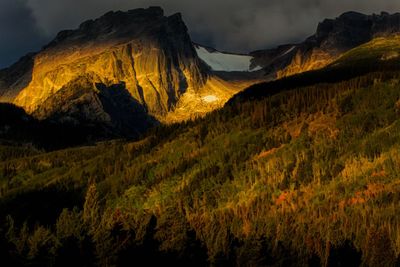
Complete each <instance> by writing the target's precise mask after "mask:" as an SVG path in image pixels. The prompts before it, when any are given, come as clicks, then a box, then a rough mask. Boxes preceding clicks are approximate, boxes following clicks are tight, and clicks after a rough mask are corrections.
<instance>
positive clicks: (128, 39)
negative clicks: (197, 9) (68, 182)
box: [0, 7, 248, 129]
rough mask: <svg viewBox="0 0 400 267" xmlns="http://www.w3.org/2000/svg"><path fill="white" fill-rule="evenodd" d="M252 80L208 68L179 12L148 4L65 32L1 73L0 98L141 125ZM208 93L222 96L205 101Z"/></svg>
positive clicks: (71, 116) (196, 108) (183, 113)
mask: <svg viewBox="0 0 400 267" xmlns="http://www.w3.org/2000/svg"><path fill="white" fill-rule="evenodd" d="M10 73H11V74H12V75H10ZM2 77H11V78H9V79H4V78H2ZM215 84H218V85H219V86H218V88H217V87H216V86H214V85H215ZM247 85H248V83H244V84H234V83H228V82H225V81H223V80H221V79H219V78H217V77H213V76H212V75H211V74H209V73H208V71H207V67H206V66H205V65H204V63H202V61H201V60H200V59H199V58H198V56H197V54H196V51H195V49H194V47H193V44H192V41H191V39H190V37H189V35H188V32H187V28H186V26H185V24H184V22H183V21H182V18H181V15H180V14H179V13H178V14H175V15H172V16H169V17H166V16H164V14H163V10H162V9H161V8H158V7H151V8H148V9H135V10H130V11H128V12H121V11H118V12H109V13H107V14H105V15H104V16H102V17H100V18H98V19H96V20H89V21H86V22H84V23H82V24H81V25H80V27H79V28H78V29H76V30H67V31H62V32H60V33H59V34H58V35H57V37H56V38H55V39H54V40H53V41H52V42H50V43H49V44H48V45H47V46H45V47H44V48H43V49H42V50H41V51H40V52H38V53H37V54H35V55H31V56H30V57H28V58H25V59H22V60H21V61H20V62H19V63H17V64H15V65H14V66H12V67H11V68H9V69H6V70H3V71H2V72H0V101H2V102H12V103H14V104H16V105H18V106H21V107H23V108H24V109H25V110H26V111H27V112H28V113H29V114H32V115H34V116H35V117H37V118H40V119H47V118H52V119H57V120H62V121H70V122H71V121H72V122H76V121H82V120H83V121H92V122H103V123H105V124H110V125H115V124H117V125H120V126H124V127H125V128H126V127H127V125H124V124H127V121H128V122H129V124H130V125H136V126H137V127H138V128H139V129H141V128H146V125H147V126H149V125H152V124H154V123H155V122H156V121H162V122H172V121H180V120H185V119H189V118H191V117H193V115H194V114H195V115H196V116H197V115H203V114H205V113H207V112H209V111H211V110H213V109H215V108H217V107H221V106H222V105H223V104H224V103H225V102H226V101H227V100H228V99H229V98H230V97H231V96H232V95H233V94H234V93H236V92H238V91H239V90H240V89H243V88H244V86H247ZM206 95H218V96H216V101H212V102H207V101H203V97H204V96H206ZM217 100H218V101H217ZM128 118H130V119H128ZM146 123H147V124H146ZM136 126H135V127H136ZM128 128H129V127H128Z"/></svg>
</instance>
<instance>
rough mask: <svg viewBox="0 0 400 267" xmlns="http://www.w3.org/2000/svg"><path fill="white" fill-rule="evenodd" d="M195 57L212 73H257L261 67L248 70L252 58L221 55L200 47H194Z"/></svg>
mask: <svg viewBox="0 0 400 267" xmlns="http://www.w3.org/2000/svg"><path fill="white" fill-rule="evenodd" d="M195 48H196V52H197V55H198V56H199V58H200V59H201V60H203V61H204V62H205V63H206V64H207V65H208V66H210V67H211V69H212V70H214V71H257V70H261V69H262V67H260V66H257V67H255V68H250V66H251V60H252V59H253V57H251V56H246V55H235V54H228V53H221V52H219V51H214V52H210V51H208V50H207V49H206V48H204V47H202V46H197V45H196V46H195Z"/></svg>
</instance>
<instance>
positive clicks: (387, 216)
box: [0, 35, 400, 266]
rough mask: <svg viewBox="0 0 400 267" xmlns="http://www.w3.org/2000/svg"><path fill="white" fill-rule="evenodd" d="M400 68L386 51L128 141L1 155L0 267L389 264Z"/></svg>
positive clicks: (393, 246) (280, 83) (366, 50)
mask: <svg viewBox="0 0 400 267" xmlns="http://www.w3.org/2000/svg"><path fill="white" fill-rule="evenodd" d="M285 49H287V48H285ZM283 50H284V49H283ZM399 54H400V36H398V35H391V36H385V37H377V38H374V39H373V40H371V41H370V42H368V43H365V44H362V45H360V46H358V47H356V48H354V49H351V50H350V51H348V52H346V53H345V54H343V55H341V56H340V57H339V58H338V59H337V60H335V61H334V62H332V63H331V64H329V65H328V66H326V67H324V68H322V69H319V70H314V71H310V72H306V73H300V74H296V75H292V76H290V77H285V78H282V79H279V80H276V81H272V82H264V83H260V84H258V85H254V86H252V87H250V88H248V89H246V90H244V91H243V92H242V93H240V94H238V95H237V96H236V97H234V98H233V99H231V101H229V102H228V103H227V104H226V105H225V106H224V107H223V108H222V109H219V110H216V111H214V112H211V113H209V114H208V115H207V116H205V117H203V118H199V119H197V120H194V121H190V122H187V123H180V124H176V125H173V126H171V125H160V126H159V127H156V128H154V129H152V130H151V131H149V132H148V133H147V134H146V135H145V136H144V137H143V138H142V139H141V140H138V141H134V142H133V141H129V142H124V141H113V142H104V143H98V144H96V145H94V146H85V147H78V148H68V149H64V150H59V151H53V152H49V153H48V152H40V151H30V152H27V151H26V150H17V149H15V150H14V151H13V153H12V154H11V153H10V148H9V147H1V146H0V158H2V159H4V160H2V161H0V178H1V179H0V247H1V248H2V249H1V250H0V255H1V256H2V263H3V264H5V265H6V266H21V265H23V266H48V265H55V266H82V265H84V266H131V265H132V264H135V265H139V266H161V265H168V266H169V265H172V266H210V265H211V266H396V264H397V263H398V262H399V260H400V256H399V251H400V243H399V242H398V239H399V236H400V228H399V227H398V225H399V223H400V218H399V210H400V202H399V199H400V179H399V177H400V168H399V166H400V153H399V151H400V142H399V141H400V91H399V84H400V60H399V59H400V58H399ZM19 114H20V115H21V116H22V117H24V116H25V115H24V114H23V113H22V112H19ZM10 154H11V155H10Z"/></svg>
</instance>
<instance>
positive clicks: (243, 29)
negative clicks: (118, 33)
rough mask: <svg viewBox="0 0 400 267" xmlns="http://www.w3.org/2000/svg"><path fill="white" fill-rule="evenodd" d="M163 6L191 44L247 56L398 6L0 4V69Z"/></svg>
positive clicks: (189, 0)
mask: <svg viewBox="0 0 400 267" xmlns="http://www.w3.org/2000/svg"><path fill="white" fill-rule="evenodd" d="M151 5H158V6H162V7H163V8H164V10H165V12H166V14H167V15H169V14H172V13H175V12H181V13H182V14H183V18H184V20H185V22H186V24H187V26H188V28H189V29H190V33H191V36H192V39H193V40H194V41H196V42H199V43H203V44H206V45H210V46H214V47H216V48H218V49H221V50H226V51H235V52H246V51H251V50H255V49H260V48H269V47H272V46H276V45H278V44H282V43H288V42H298V41H301V40H303V39H305V38H306V37H308V36H309V35H311V34H313V33H314V31H315V28H316V26H317V23H318V22H319V21H321V20H322V19H324V18H327V17H329V18H334V17H337V16H338V15H340V14H341V13H343V12H345V11H349V10H353V11H360V12H364V13H368V14H371V13H380V12H381V11H388V12H389V13H395V12H398V11H400V0H0V68H1V67H5V66H8V65H10V64H11V63H13V62H15V61H16V60H17V59H18V58H19V57H21V56H22V55H24V54H26V53H27V52H30V51H36V50H38V49H40V47H41V46H42V45H44V44H45V43H47V42H48V41H49V40H51V39H52V38H53V37H54V36H55V34H56V33H57V32H58V31H60V30H62V29H69V28H75V27H77V26H78V25H79V24H80V23H81V22H83V21H85V20H87V19H90V18H96V17H98V16H101V15H102V14H104V13H106V12H107V11H110V10H128V9H134V8H138V7H148V6H151Z"/></svg>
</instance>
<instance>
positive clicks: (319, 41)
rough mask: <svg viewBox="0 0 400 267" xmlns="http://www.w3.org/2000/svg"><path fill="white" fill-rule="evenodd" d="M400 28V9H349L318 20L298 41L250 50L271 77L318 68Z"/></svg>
mask: <svg viewBox="0 0 400 267" xmlns="http://www.w3.org/2000/svg"><path fill="white" fill-rule="evenodd" d="M399 32H400V13H396V14H392V15H391V14H388V13H385V12H382V13H381V14H380V15H376V14H374V15H364V14H361V13H357V12H346V13H344V14H342V15H340V16H339V17H337V18H336V19H325V20H324V21H323V22H321V23H319V25H318V27H317V30H316V33H315V34H314V35H313V36H311V37H309V38H307V39H306V40H305V41H304V42H302V43H299V44H288V45H282V46H279V47H278V48H275V49H269V50H260V51H255V52H252V53H250V56H253V57H254V64H255V65H260V66H262V67H263V68H264V69H265V70H266V73H267V76H269V78H270V79H276V78H281V77H286V76H290V75H293V74H296V73H301V72H305V71H310V70H314V69H319V68H322V67H324V66H327V65H328V64H330V63H332V62H333V61H335V60H336V59H337V58H338V57H340V56H341V55H342V54H343V53H345V52H347V51H348V50H350V49H352V48H355V47H357V46H359V45H361V44H364V43H367V42H369V41H371V40H372V39H374V38H376V37H383V36H388V35H391V34H394V33H399Z"/></svg>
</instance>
